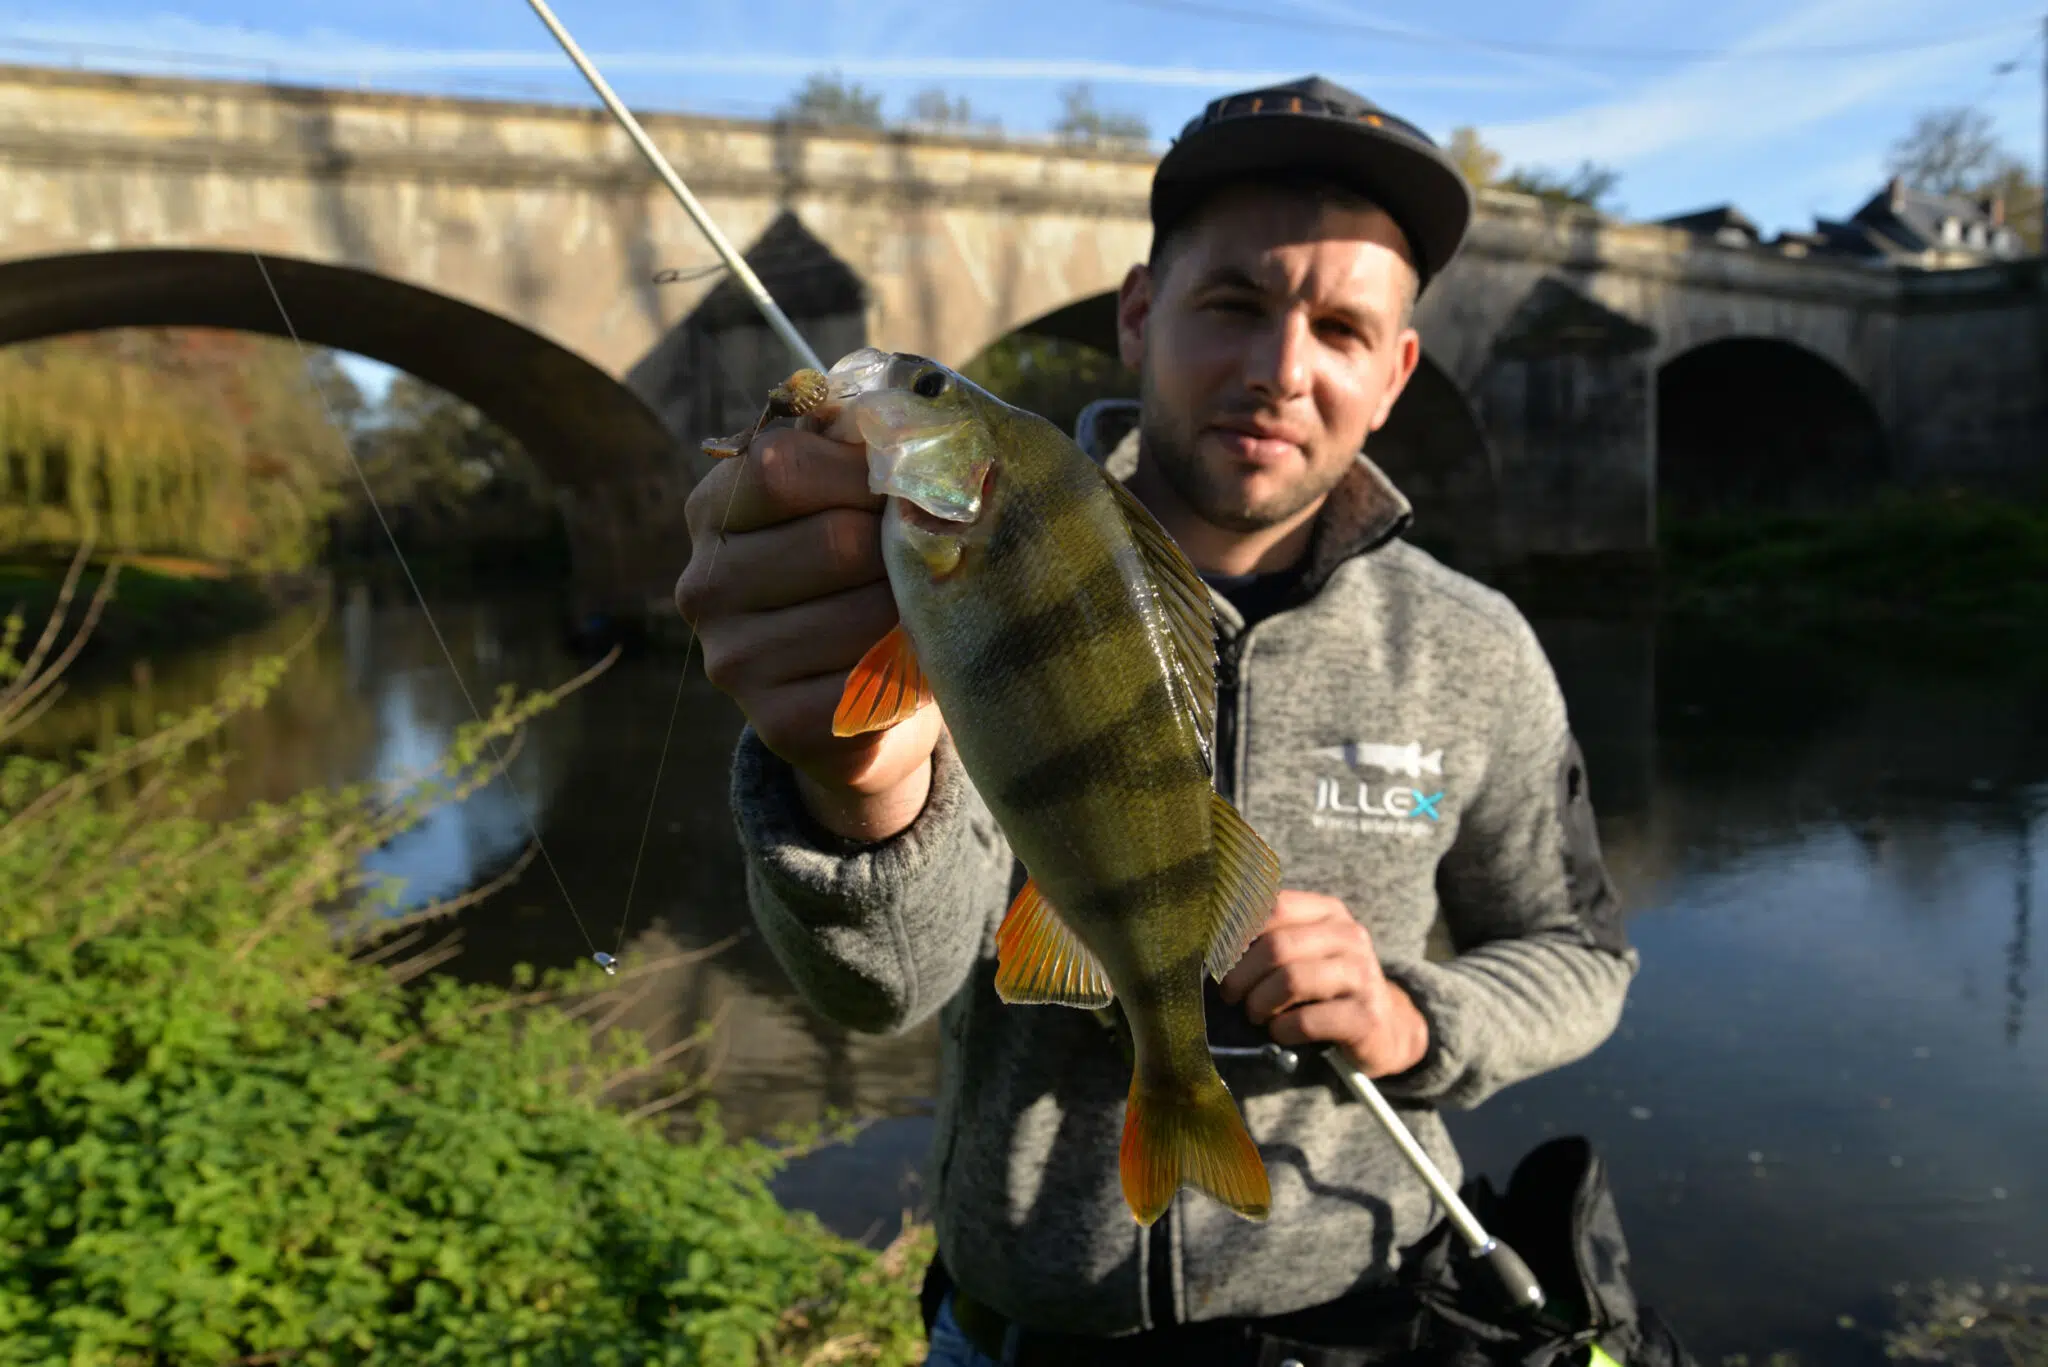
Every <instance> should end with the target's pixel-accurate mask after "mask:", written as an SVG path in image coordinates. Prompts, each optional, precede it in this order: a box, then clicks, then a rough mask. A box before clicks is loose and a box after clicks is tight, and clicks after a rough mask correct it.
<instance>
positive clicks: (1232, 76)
mask: <svg viewBox="0 0 2048 1367" xmlns="http://www.w3.org/2000/svg"><path fill="white" fill-rule="evenodd" d="M9 48H12V49H13V50H15V51H17V52H22V51H37V50H48V51H59V52H69V53H74V54H75V55H76V56H77V58H78V59H79V60H80V61H81V62H83V63H84V64H87V65H119V66H121V67H123V68H129V67H133V66H134V65H135V64H136V62H137V61H138V60H148V59H154V60H155V61H157V62H160V63H162V64H164V65H166V66H168V67H172V68H175V69H177V70H181V71H186V72H197V71H201V70H205V69H207V67H208V63H209V59H212V60H213V61H214V63H215V64H216V65H217V66H239V67H244V68H250V67H261V68H263V69H265V70H266V71H275V72H280V73H300V74H306V75H326V76H330V77H331V76H337V75H339V76H346V77H372V76H374V77H384V78H389V77H398V76H432V75H462V74H511V73H539V74H545V75H554V76H564V75H566V76H568V77H570V78H572V79H573V78H574V75H575V73H574V68H572V67H571V66H570V65H569V63H568V59H567V58H566V57H564V56H563V55H562V53H561V52H560V51H559V50H558V49H556V48H553V47H547V48H540V47H535V48H531V49H520V48H422V47H402V46H395V45H390V44H380V43H370V42H363V41H361V40H358V39H354V38H350V37H348V36H347V35H344V34H339V33H335V32H332V31H329V30H320V31H315V32H313V33H309V34H306V35H303V36H290V37H288V36H286V35H283V34H276V33H266V32H262V31H260V30H252V29H248V28H242V27H237V26H226V25H206V24H198V23H194V22H191V21H189V20H178V19H163V20H158V21H156V22H155V23H153V24H151V25H148V26H146V27H145V28H144V29H143V30H142V31H141V32H140V33H139V34H138V31H137V29H136V28H135V27H134V26H131V25H125V24H124V25H119V26H116V25H112V24H90V23H88V24H78V23H62V24H50V23H26V24H16V25H13V26H12V27H11V28H10V29H9V30H8V31H6V32H4V33H0V51H4V50H7V49H9ZM589 55H590V59H591V60H592V62H594V63H595V64H596V65H597V66H598V68H599V69H600V70H602V71H603V72H604V73H605V74H606V75H607V76H610V75H612V74H614V73H617V74H629V73H630V74H634V75H679V74H693V75H713V76H806V75H809V74H810V73H812V72H815V71H818V70H821V69H826V70H834V71H838V72H840V73H841V74H843V75H845V76H848V77H853V78H856V79H858V78H861V77H867V78H870V79H875V80H891V79H898V80H932V81H942V80H975V81H1021V82H1048V83H1049V82H1076V81H1087V82H1094V83H1099V84H1104V85H1124V86H1162V87H1175V88H1183V89H1186V88H1193V89H1203V90H1214V89H1229V88H1233V87H1235V88H1242V87H1245V86H1254V85H1266V84H1271V83H1274V82H1278V81H1286V80H1292V79H1293V78H1294V77H1295V76H1298V75H1299V74H1300V72H1299V71H1297V70H1294V69H1288V70H1280V69H1277V68H1273V69H1250V70H1247V69H1232V68H1219V67H1207V66H1146V65H1140V64H1136V63H1131V62H1115V61H1101V60H1073V59H1059V58H1053V59H1040V58H1028V57H865V56H844V57H835V56H830V55H825V54H815V53H814V54H811V55H802V54H793V53H737V54H735V53H715V52H648V51H636V52H609V53H608V52H592V53H590V54H589ZM1337 79H1341V80H1347V81H1359V82H1369V83H1370V84H1372V85H1375V86H1378V87H1382V88H1398V89H1409V90H1456V91H1481V90H1518V89H1527V88H1529V87H1531V86H1532V85H1534V84H1535V82H1533V81H1531V80H1527V79H1518V78H1514V77H1508V76H1487V75H1474V74H1467V73H1451V74H1442V75H1437V74H1413V73H1410V74H1394V75H1388V74H1374V75H1371V76H1369V77H1367V76H1363V75H1361V74H1342V75H1339V76H1338V77H1337Z"/></svg>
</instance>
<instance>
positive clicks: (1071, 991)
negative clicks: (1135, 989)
mask: <svg viewBox="0 0 2048 1367" xmlns="http://www.w3.org/2000/svg"><path fill="white" fill-rule="evenodd" d="M996 960H997V968H996V994H997V995H998V996H1000V997H1001V998H1002V999H1003V1000H1004V1001H1006V1002H1011V1003H1014V1004H1036V1005H1043V1006H1079V1007H1086V1008H1089V1009H1094V1008H1098V1007H1104V1006H1108V1005H1109V1004H1110V1002H1111V1001H1112V1000H1113V998H1114V994H1113V993H1112V992H1111V990H1110V986H1109V974H1108V973H1106V972H1105V971H1104V970H1103V967H1102V961H1101V960H1099V959H1097V958H1096V957H1095V956H1094V955H1093V954H1091V953H1089V952H1088V947H1087V946H1086V945H1084V944H1082V943H1081V942H1080V940H1079V939H1077V938H1076V937H1075V935H1074V932H1073V931H1071V930H1069V929H1067V925H1066V922H1064V921H1062V920H1060V918H1059V915H1058V913H1056V912H1055V911H1054V910H1053V908H1052V903H1050V902H1048V901H1046V900H1045V898H1043V897H1041V896H1039V893H1038V884H1037V883H1036V882H1035V881H1030V880H1027V881H1026V882H1025V884H1024V886H1023V887H1022V888H1020V889H1018V891H1017V897H1016V900H1015V901H1013V902H1011V903H1010V910H1009V911H1008V913H1006V914H1005V915H1004V917H1003V924H1002V926H1001V928H1000V929H998V930H997V931H996Z"/></svg>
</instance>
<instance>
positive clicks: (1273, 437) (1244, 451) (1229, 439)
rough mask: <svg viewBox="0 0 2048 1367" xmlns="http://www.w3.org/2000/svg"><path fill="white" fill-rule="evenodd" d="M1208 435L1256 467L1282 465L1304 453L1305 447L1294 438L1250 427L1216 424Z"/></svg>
mask: <svg viewBox="0 0 2048 1367" xmlns="http://www.w3.org/2000/svg"><path fill="white" fill-rule="evenodd" d="M1208 433H1209V435H1210V436H1212V437H1214V438H1215V439H1216V441H1217V443H1218V444H1219V445H1221V446H1222V447H1223V449H1224V450H1226V451H1228V452H1229V453H1230V454H1231V455H1233V456H1235V457H1237V459H1239V460H1241V461H1245V462H1247V463H1249V464H1252V465H1278V464H1279V463H1281V462H1282V461H1287V460H1292V459H1294V458H1295V457H1297V456H1298V455H1300V453H1301V443H1300V442H1298V441H1296V440H1293V438H1292V436H1291V434H1288V433H1284V432H1281V431H1277V430H1275V429H1272V428H1261V427H1257V426H1255V425H1253V424H1249V423H1216V424H1213V425H1211V426H1210V427H1209V428H1208Z"/></svg>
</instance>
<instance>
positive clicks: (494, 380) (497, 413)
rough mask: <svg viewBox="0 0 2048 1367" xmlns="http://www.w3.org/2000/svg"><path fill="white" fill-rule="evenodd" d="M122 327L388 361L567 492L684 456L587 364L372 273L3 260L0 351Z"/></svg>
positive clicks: (126, 254)
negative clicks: (471, 416) (242, 336)
mask: <svg viewBox="0 0 2048 1367" xmlns="http://www.w3.org/2000/svg"><path fill="white" fill-rule="evenodd" d="M266 271H267V272H268V275H269V281H270V283H269V284H266V282H265V278H264V276H265V272H266ZM273 284H274V285H275V287H276V290H277V297H276V298H273V296H272V294H271V285H273ZM279 298H281V299H282V300H283V301H284V311H283V312H280V310H279V307H278V302H277V300H278V299H279ZM287 314H288V315H289V319H290V326H289V327H287V325H286V315H287ZM117 327H212V328H228V329H233V330H235V331H239V332H254V333H262V334H266V335H269V336H273V337H289V336H290V335H291V334H292V333H293V332H294V331H296V333H297V335H298V337H299V339H300V340H301V341H304V342H307V343H309V344H312V345H317V346H325V347H334V348H337V349H339V350H342V351H352V352H355V353H356V354H357V355H360V356H367V357H369V358H371V359H372V360H376V361H382V362H384V363H385V364H386V365H390V366H395V367H397V368H398V369H400V370H403V371H407V372H409V373H410V374H413V375H416V376H418V377H419V378H420V379H422V380H424V381H426V382H427V383H429V384H432V385H435V386H437V387H438V388H441V389H445V390H447V391H448V392H449V393H451V394H453V395H455V396H456V397H457V398H460V399H462V400H464V401H465V402H467V403H470V404H472V405H474V406H475V407H476V408H478V409H480V410H481V411H483V412H485V413H488V414H490V415H491V418H492V420H493V421H495V422H496V423H497V424H498V425H499V426H500V427H501V428H503V429H504V430H505V431H506V432H508V433H510V434H511V435H512V436H514V437H515V438H517V439H518V440H519V442H520V443H521V444H522V445H523V446H525V448H526V449H527V451H528V453H529V454H531V455H532V457H533V459H534V460H535V462H536V463H537V464H539V466H540V467H541V469H542V470H543V471H545V472H546V474H547V475H548V477H549V479H550V480H552V481H554V482H555V484H556V485H557V486H558V487H561V488H567V489H574V488H577V487H581V486H589V485H594V484H610V483H615V482H618V481H620V480H627V481H635V482H638V481H642V480H654V479H659V478H662V477H663V476H665V475H666V474H668V473H669V472H670V471H671V470H672V469H673V468H674V463H675V461H676V459H677V453H678V450H679V448H678V445H677V443H676V440H675V438H674V437H672V436H671V435H670V434H669V432H668V430H667V429H666V428H664V427H663V426H662V424H661V421H660V419H659V418H658V417H657V416H656V415H655V414H654V412H653V410H651V409H650V408H648V406H647V405H646V404H645V403H644V402H642V401H641V400H640V399H639V398H638V397H637V396H636V395H634V394H633V392H632V391H631V390H629V389H627V388H626V387H625V386H624V385H622V384H620V383H619V382H618V381H617V380H615V379H613V378H612V377H611V376H610V375H607V374H606V373H605V372H604V371H602V370H600V369H598V368H597V367H596V366H594V365H592V364H591V363H590V362H589V361H586V360H584V359H583V358H582V357H580V356H578V355H576V354H575V353H573V352H571V351H569V350H567V349H566V348H564V347H562V346H560V345H558V344H557V343H555V342H552V341H549V340H548V339H547V338H545V337H542V336H541V335H539V334H538V333H536V332H533V331H531V330H530V329H527V328H524V327H521V326H520V325H519V324H517V323H514V322H512V321H510V320H509V319H506V318H503V317H501V316H499V315H497V314H494V313H491V312H488V311H487V310H484V309H480V308H477V307H476V306H474V305H472V304H465V303H462V302H461V301H459V300H456V299H451V298H449V297H447V296H446V295H442V294H436V293H435V292H433V291H431V290H427V289H422V288H421V287H419V286H417V285H411V284H407V283H405V282H403V281H399V280H394V279H392V278H390V277H389V276H384V275H379V274H376V273H375V272H372V271H364V270H357V269H354V268H352V267H347V266H334V265H328V264H325V263H322V262H317V261H308V260H303V259H300V258H296V257H289V256H276V255H271V254H269V253H265V254H264V256H263V258H262V263H261V268H259V265H258V261H257V258H256V256H255V255H254V254H253V253H251V252H247V251H215V250H184V249H155V250H138V251H93V252H78V253H72V254H68V255H61V256H42V257H30V258H25V259H19V260H14V261H8V262H5V263H0V346H6V345H11V344H13V343H17V342H30V341H36V340H39V339H41V338H45V337H55V336H60V335H62V334H65V333H72V332H91V331H97V330H100V329H104V328H117Z"/></svg>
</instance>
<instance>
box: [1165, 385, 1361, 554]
mask: <svg viewBox="0 0 2048 1367" xmlns="http://www.w3.org/2000/svg"><path fill="white" fill-rule="evenodd" d="M1139 398H1140V403H1141V405H1142V406H1141V407H1140V409H1139V416H1138V452H1139V458H1140V459H1142V460H1145V461H1148V462H1150V463H1151V465H1152V467H1153V468H1154V469H1155V470H1157V471H1158V472H1159V477H1160V478H1161V479H1163V480H1165V481H1166V485H1167V487H1168V488H1170V489H1172V490H1173V492H1174V496H1175V497H1177V498H1179V499H1180V501H1181V502H1182V503H1183V504H1185V505H1186V506H1187V507H1188V509H1189V511H1191V512H1193V513H1194V514H1195V515H1196V516H1197V517H1199V518H1201V519H1202V520H1203V521H1204V522H1207V523H1210V524H1211V525H1213V526H1217V527H1222V528H1224V529H1225V530H1228V531H1233V532H1260V531H1264V530H1265V529H1266V528H1268V527H1272V526H1276V525H1278V524H1279V523H1282V522H1285V521H1286V520H1287V519H1289V518H1291V517H1293V516H1294V515H1295V514H1297V513H1299V512H1301V510H1302V509H1304V508H1306V507H1308V506H1309V505H1310V504H1312V503H1314V502H1316V501H1317V500H1318V499H1320V498H1322V497H1323V496H1324V495H1326V494H1328V493H1329V492H1330V491H1331V490H1332V489H1334V488H1336V487H1337V485H1338V483H1339V482H1340V481H1341V480H1342V479H1343V478H1344V472H1345V470H1346V469H1348V468H1349V463H1348V462H1346V463H1344V464H1340V465H1338V466H1337V467H1336V468H1335V469H1333V470H1331V471H1329V472H1328V473H1327V474H1326V473H1324V472H1322V471H1319V470H1317V469H1315V468H1314V466H1313V465H1311V466H1310V467H1309V468H1308V469H1307V470H1305V471H1303V472H1302V474H1301V475H1300V477H1299V478H1298V479H1296V481H1295V482H1294V483H1292V484H1290V485H1287V486H1286V487H1284V488H1282V489H1280V490H1279V491H1277V492H1275V493H1273V494H1270V495H1268V496H1267V497H1266V498H1264V499H1263V500H1255V499H1250V498H1248V497H1247V496H1246V494H1245V491H1244V488H1243V486H1242V485H1240V484H1239V483H1238V482H1237V481H1236V480H1234V479H1232V478H1230V477H1229V476H1228V475H1226V474H1223V473H1222V472H1220V471H1217V470H1214V469H1211V468H1210V467H1208V466H1207V465H1204V464H1203V462H1202V459H1201V456H1200V454H1199V452H1198V451H1197V449H1196V448H1197V446H1198V444H1199V437H1198V436H1197V434H1196V433H1194V432H1190V431H1185V430H1183V426H1184V425H1182V424H1176V423H1175V422H1173V421H1172V420H1171V419H1169V417H1168V416H1167V413H1168V409H1167V405H1165V404H1164V403H1162V402H1160V400H1159V399H1158V397H1157V395H1156V394H1155V393H1154V392H1153V388H1152V379H1151V376H1150V375H1146V376H1144V377H1143V378H1142V379H1141V381H1140V383H1139Z"/></svg>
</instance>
